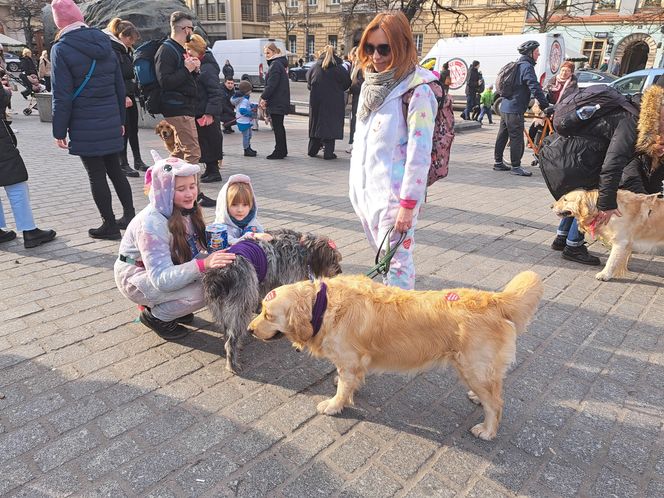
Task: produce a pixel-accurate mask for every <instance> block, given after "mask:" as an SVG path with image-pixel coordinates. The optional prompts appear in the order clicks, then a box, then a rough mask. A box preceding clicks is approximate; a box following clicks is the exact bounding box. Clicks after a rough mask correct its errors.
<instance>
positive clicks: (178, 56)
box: [154, 11, 216, 207]
mask: <svg viewBox="0 0 664 498" xmlns="http://www.w3.org/2000/svg"><path fill="white" fill-rule="evenodd" d="M170 27H171V33H170V36H169V37H168V38H167V39H166V40H164V42H163V43H162V44H161V47H159V49H158V50H157V53H156V55H155V63H154V67H155V73H156V75H157V80H158V81H159V86H160V87H161V112H162V114H163V116H164V119H165V120H166V122H168V124H170V125H171V126H172V127H173V128H174V129H175V150H174V151H173V153H172V154H171V155H172V156H174V157H179V158H180V159H184V160H185V161H187V162H188V163H191V164H198V163H199V161H200V159H201V148H200V145H199V143H198V131H197V129H196V103H197V98H198V85H197V84H196V77H197V76H198V72H199V70H200V67H201V61H200V60H199V59H198V58H197V57H192V56H190V55H189V54H187V52H186V51H185V49H184V45H185V43H186V42H187V41H189V40H191V36H192V35H193V33H194V21H193V17H192V16H191V14H188V13H186V12H181V11H175V12H173V13H172V14H171V17H170ZM198 202H199V203H200V204H201V206H203V207H213V206H216V202H215V201H214V200H213V199H210V198H209V197H207V196H204V195H203V192H200V191H199V192H198Z"/></svg>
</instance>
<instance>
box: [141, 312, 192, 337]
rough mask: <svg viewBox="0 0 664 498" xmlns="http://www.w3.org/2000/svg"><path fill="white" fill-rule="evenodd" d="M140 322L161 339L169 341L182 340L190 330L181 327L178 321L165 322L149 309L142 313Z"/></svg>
mask: <svg viewBox="0 0 664 498" xmlns="http://www.w3.org/2000/svg"><path fill="white" fill-rule="evenodd" d="M140 320H141V323H142V324H143V325H145V326H146V327H148V328H149V329H151V330H153V331H154V332H156V333H157V335H158V336H159V337H161V338H162V339H166V340H167V341H174V340H177V339H182V338H183V337H184V336H186V335H187V334H188V333H189V330H188V329H186V328H185V327H183V326H182V325H180V324H179V323H178V321H177V320H172V321H170V322H165V321H163V320H160V319H159V318H157V317H156V316H154V315H153V314H152V312H151V311H150V310H149V309H147V308H145V309H144V310H143V311H141V316H140Z"/></svg>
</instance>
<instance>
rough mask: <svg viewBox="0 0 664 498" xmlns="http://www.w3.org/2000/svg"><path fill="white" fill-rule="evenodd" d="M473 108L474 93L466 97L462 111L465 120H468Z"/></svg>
mask: <svg viewBox="0 0 664 498" xmlns="http://www.w3.org/2000/svg"><path fill="white" fill-rule="evenodd" d="M473 107H475V92H473V93H472V94H470V95H466V108H465V109H464V111H463V115H464V116H465V118H466V119H470V116H471V115H472V114H473Z"/></svg>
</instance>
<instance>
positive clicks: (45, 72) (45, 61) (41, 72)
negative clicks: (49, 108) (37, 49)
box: [37, 50, 51, 92]
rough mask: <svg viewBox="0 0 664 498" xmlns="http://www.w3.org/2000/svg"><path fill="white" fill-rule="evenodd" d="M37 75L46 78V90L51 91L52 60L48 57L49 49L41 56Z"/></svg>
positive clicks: (42, 78) (41, 78)
mask: <svg viewBox="0 0 664 498" xmlns="http://www.w3.org/2000/svg"><path fill="white" fill-rule="evenodd" d="M37 76H39V79H40V80H44V86H46V91H47V92H50V91H51V60H50V59H49V58H48V50H43V51H42V54H41V57H40V58H39V69H38V71H37Z"/></svg>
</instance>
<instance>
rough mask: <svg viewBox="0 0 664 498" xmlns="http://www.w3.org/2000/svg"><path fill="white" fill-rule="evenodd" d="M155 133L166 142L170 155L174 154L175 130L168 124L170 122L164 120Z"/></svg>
mask: <svg viewBox="0 0 664 498" xmlns="http://www.w3.org/2000/svg"><path fill="white" fill-rule="evenodd" d="M154 132H155V133H156V134H157V135H159V136H160V137H161V139H162V140H163V141H164V145H166V148H167V149H168V153H169V154H173V152H174V151H175V128H173V126H171V125H170V124H168V121H166V120H165V119H162V120H161V121H159V124H158V125H157V126H156V127H155V129H154Z"/></svg>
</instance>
